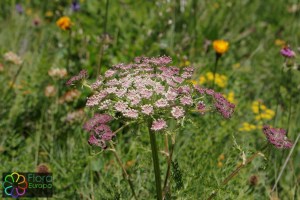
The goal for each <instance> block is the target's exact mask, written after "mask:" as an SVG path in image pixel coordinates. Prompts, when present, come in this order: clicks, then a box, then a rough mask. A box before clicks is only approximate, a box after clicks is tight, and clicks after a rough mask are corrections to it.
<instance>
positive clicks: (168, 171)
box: [163, 135, 175, 197]
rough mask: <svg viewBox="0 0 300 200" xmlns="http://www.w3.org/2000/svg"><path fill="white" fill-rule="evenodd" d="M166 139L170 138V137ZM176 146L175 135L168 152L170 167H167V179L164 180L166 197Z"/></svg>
mask: <svg viewBox="0 0 300 200" xmlns="http://www.w3.org/2000/svg"><path fill="white" fill-rule="evenodd" d="M166 136H167V135H166ZM166 139H168V137H167V138H166ZM167 142H168V140H167ZM174 146H175V137H174V139H172V144H171V148H170V152H169V153H168V168H167V173H166V176H165V181H164V187H163V197H165V195H166V194H167V189H168V187H167V186H168V179H169V177H170V174H171V164H172V156H173V151H174Z"/></svg>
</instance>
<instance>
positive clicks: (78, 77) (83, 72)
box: [66, 70, 87, 85]
mask: <svg viewBox="0 0 300 200" xmlns="http://www.w3.org/2000/svg"><path fill="white" fill-rule="evenodd" d="M86 77H87V71H86V70H81V71H80V72H79V74H78V75H76V76H73V77H72V78H70V79H69V80H68V81H67V82H66V84H67V85H72V84H73V83H74V82H76V81H79V80H82V79H84V78H86Z"/></svg>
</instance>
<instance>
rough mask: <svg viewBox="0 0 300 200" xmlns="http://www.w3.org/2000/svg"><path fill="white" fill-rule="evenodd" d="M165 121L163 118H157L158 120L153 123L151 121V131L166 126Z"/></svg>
mask: <svg viewBox="0 0 300 200" xmlns="http://www.w3.org/2000/svg"><path fill="white" fill-rule="evenodd" d="M167 127H168V126H167V122H166V121H165V120H163V119H158V120H155V121H154V122H153V123H152V126H151V130H153V131H160V130H162V129H165V128H167Z"/></svg>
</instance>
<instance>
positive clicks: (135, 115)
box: [123, 108, 139, 119]
mask: <svg viewBox="0 0 300 200" xmlns="http://www.w3.org/2000/svg"><path fill="white" fill-rule="evenodd" d="M123 115H124V116H125V117H128V118H132V119H136V118H138V116H139V113H138V111H137V110H135V109H130V108H128V109H127V110H125V111H124V112H123Z"/></svg>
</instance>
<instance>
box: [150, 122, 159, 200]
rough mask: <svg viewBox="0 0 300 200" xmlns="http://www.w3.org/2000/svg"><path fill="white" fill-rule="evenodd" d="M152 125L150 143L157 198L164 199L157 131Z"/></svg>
mask: <svg viewBox="0 0 300 200" xmlns="http://www.w3.org/2000/svg"><path fill="white" fill-rule="evenodd" d="M150 127H151V125H150V124H149V125H148V130H149V136H150V143H151V152H152V159H153V167H154V174H155V185H156V194H157V197H156V198H157V199H158V200H162V190H161V178H160V169H159V159H158V149H157V145H156V138H155V133H154V132H153V131H152V130H151V129H150Z"/></svg>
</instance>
